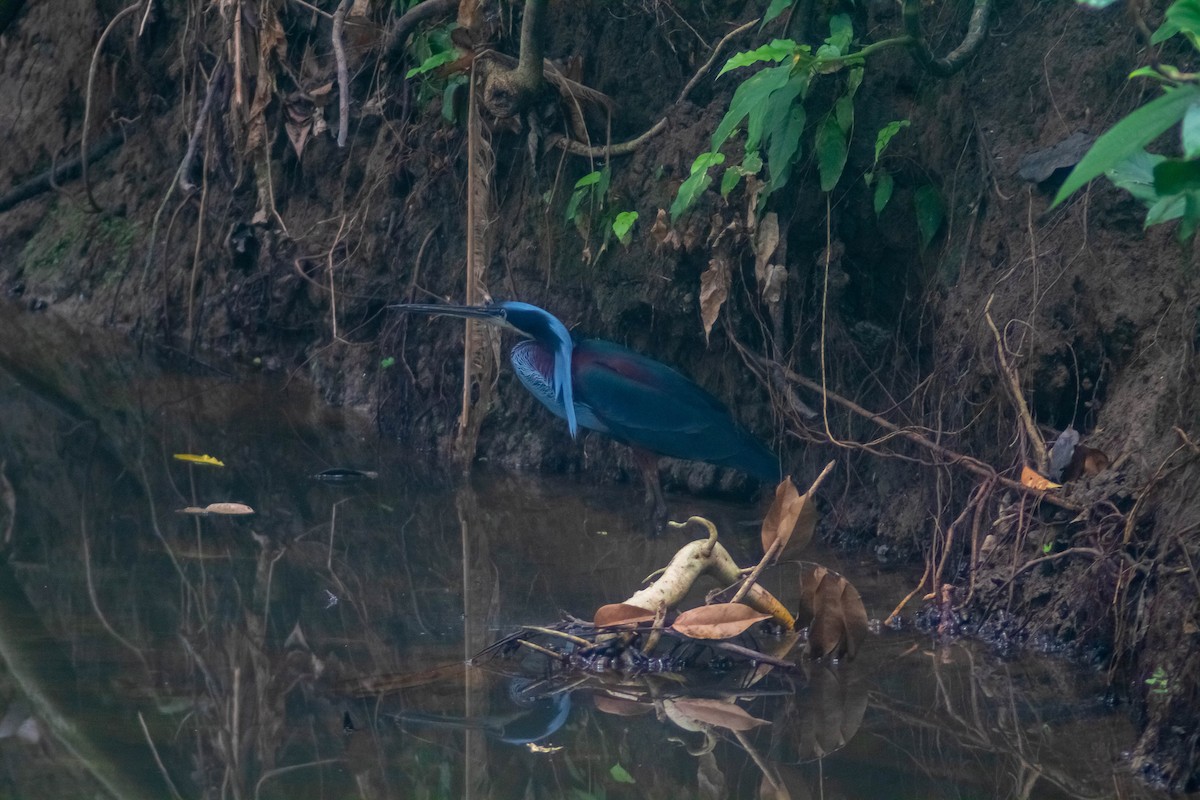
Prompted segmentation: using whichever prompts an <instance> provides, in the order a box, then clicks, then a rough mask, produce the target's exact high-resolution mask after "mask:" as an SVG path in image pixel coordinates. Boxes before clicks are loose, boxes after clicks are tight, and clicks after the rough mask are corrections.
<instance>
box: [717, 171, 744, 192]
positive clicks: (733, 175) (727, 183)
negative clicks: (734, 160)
mask: <svg viewBox="0 0 1200 800" xmlns="http://www.w3.org/2000/svg"><path fill="white" fill-rule="evenodd" d="M742 177H743V173H742V171H741V170H740V169H733V168H732V167H730V168H729V169H727V170H725V174H724V175H722V176H721V197H729V193H730V192H732V191H733V190H734V189H735V188H737V185H738V183H740V182H741V180H742Z"/></svg>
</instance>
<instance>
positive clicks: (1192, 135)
mask: <svg viewBox="0 0 1200 800" xmlns="http://www.w3.org/2000/svg"><path fill="white" fill-rule="evenodd" d="M1180 139H1181V140H1182V144H1183V157H1184V158H1197V157H1200V100H1197V101H1196V102H1194V103H1192V104H1191V105H1190V106H1188V110H1187V113H1185V114H1184V115H1183V127H1182V130H1181V131H1180Z"/></svg>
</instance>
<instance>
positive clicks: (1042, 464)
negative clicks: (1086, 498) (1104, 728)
mask: <svg viewBox="0 0 1200 800" xmlns="http://www.w3.org/2000/svg"><path fill="white" fill-rule="evenodd" d="M995 299H996V296H995V295H992V296H990V297H989V298H988V301H987V305H985V306H984V307H983V318H984V319H985V320H987V324H988V327H989V328H991V330H992V336H993V337H994V338H995V340H996V355H997V356H998V357H999V359H1000V371H1001V372H1003V373H1004V377H1005V378H1006V379H1007V381H1008V389H1009V391H1010V392H1012V396H1013V404H1014V405H1015V406H1016V407H1017V416H1018V417H1019V418H1020V420H1021V424H1022V425H1023V426H1024V428H1025V435H1026V436H1027V437H1029V447H1030V448H1031V449H1032V450H1033V461H1034V463H1035V464H1036V465H1037V471H1038V472H1039V473H1041V474H1042V475H1049V474H1050V472H1049V470H1050V464H1049V461H1048V460H1047V458H1046V443H1045V442H1044V441H1042V436H1041V434H1040V433H1038V429H1037V425H1035V424H1034V422H1033V416H1032V415H1031V414H1030V413H1029V406H1028V405H1027V404H1026V402H1025V395H1024V393H1022V391H1021V379H1020V376H1018V375H1017V371H1016V369H1014V368H1013V366H1012V365H1011V364H1009V363H1008V356H1006V355H1005V352H1004V351H1005V347H1004V339H1003V337H1001V336H1000V331H999V330H998V329H997V328H996V323H995V321H994V320H993V319H992V311H991V309H992V301H993V300H995Z"/></svg>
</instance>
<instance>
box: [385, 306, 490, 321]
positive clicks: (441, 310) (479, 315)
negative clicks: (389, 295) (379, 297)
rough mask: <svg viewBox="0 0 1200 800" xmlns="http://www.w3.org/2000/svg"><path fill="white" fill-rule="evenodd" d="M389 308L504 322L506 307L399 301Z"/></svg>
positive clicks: (412, 312) (415, 312) (413, 312)
mask: <svg viewBox="0 0 1200 800" xmlns="http://www.w3.org/2000/svg"><path fill="white" fill-rule="evenodd" d="M388 308H390V309H393V310H395V311H404V312H407V313H410V314H435V315H439V316H443V317H463V318H464V319H480V320H483V321H484V322H492V323H495V324H503V323H504V309H502V308H500V307H499V306H454V305H448V304H447V305H441V304H433V303H397V304H395V305H390V306H388Z"/></svg>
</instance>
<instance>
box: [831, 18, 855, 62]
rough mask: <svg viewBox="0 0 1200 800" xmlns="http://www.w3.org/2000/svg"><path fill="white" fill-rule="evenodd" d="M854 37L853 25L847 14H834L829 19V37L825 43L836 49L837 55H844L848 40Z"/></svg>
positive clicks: (848, 43)
mask: <svg viewBox="0 0 1200 800" xmlns="http://www.w3.org/2000/svg"><path fill="white" fill-rule="evenodd" d="M853 38H854V25H853V24H852V23H851V22H850V15H849V14H835V15H833V16H832V17H830V19H829V38H828V39H826V40H825V44H827V45H829V46H830V47H832V48H834V49H835V50H837V54H838V55H845V54H846V49H847V48H848V47H849V46H850V41H851V40H852V39H853Z"/></svg>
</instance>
